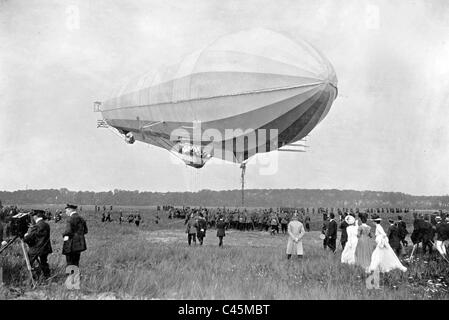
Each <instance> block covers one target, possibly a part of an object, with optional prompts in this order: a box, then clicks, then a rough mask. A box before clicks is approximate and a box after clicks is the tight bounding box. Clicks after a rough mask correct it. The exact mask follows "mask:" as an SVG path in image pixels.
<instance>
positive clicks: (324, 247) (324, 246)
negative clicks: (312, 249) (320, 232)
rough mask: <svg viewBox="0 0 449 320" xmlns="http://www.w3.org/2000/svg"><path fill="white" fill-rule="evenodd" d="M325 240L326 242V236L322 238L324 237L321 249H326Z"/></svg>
mask: <svg viewBox="0 0 449 320" xmlns="http://www.w3.org/2000/svg"><path fill="white" fill-rule="evenodd" d="M327 242H328V241H327V238H324V239H323V249H324V250H326V248H327Z"/></svg>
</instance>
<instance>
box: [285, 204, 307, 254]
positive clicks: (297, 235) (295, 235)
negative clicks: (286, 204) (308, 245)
mask: <svg viewBox="0 0 449 320" xmlns="http://www.w3.org/2000/svg"><path fill="white" fill-rule="evenodd" d="M298 219H299V218H298V213H296V212H295V213H294V214H293V217H292V220H291V221H290V222H289V223H288V226H287V233H288V241H287V259H290V258H291V256H292V254H293V253H295V254H296V255H297V256H298V258H302V255H303V248H302V237H303V236H304V234H305V231H304V227H303V225H302V223H301V222H300V221H299V220H298Z"/></svg>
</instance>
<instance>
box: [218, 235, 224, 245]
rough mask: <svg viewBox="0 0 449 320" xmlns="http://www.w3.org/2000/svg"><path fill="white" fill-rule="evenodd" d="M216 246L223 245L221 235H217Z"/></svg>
mask: <svg viewBox="0 0 449 320" xmlns="http://www.w3.org/2000/svg"><path fill="white" fill-rule="evenodd" d="M218 246H219V247H222V246H223V236H218Z"/></svg>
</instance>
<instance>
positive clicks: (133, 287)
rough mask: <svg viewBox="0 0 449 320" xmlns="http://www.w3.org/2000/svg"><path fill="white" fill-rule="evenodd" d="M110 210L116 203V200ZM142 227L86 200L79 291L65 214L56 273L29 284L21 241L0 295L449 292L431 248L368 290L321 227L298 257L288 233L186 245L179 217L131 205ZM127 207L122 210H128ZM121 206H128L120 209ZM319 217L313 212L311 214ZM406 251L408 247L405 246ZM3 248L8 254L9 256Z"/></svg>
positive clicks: (54, 257)
mask: <svg viewBox="0 0 449 320" xmlns="http://www.w3.org/2000/svg"><path fill="white" fill-rule="evenodd" d="M114 209H116V208H114ZM132 209H133V210H139V211H140V212H141V213H142V215H143V225H141V226H140V227H139V228H138V227H136V226H135V225H134V224H128V223H124V224H122V225H120V224H118V222H117V220H116V221H114V222H112V223H101V222H100V217H101V214H98V213H97V214H95V213H94V212H93V211H91V208H87V207H86V208H83V212H82V215H83V216H84V217H85V218H86V220H87V223H88V227H89V233H88V234H87V235H86V239H87V245H88V249H87V251H86V252H84V253H83V254H82V255H81V263H80V269H81V290H79V291H69V290H67V289H65V286H64V281H65V279H66V275H65V274H64V271H65V256H63V255H61V247H62V236H61V233H62V230H63V228H64V226H65V223H64V220H63V221H61V222H59V223H55V222H54V221H51V222H50V226H51V229H52V245H53V251H54V253H53V254H51V255H50V256H49V263H50V266H51V269H52V274H53V275H54V277H53V278H52V279H51V280H50V281H49V282H42V283H40V285H39V286H38V287H37V288H36V289H35V290H31V289H30V287H29V286H27V285H26V282H27V272H26V268H25V263H24V261H23V258H22V256H21V255H20V251H19V246H18V245H16V244H15V245H13V247H11V248H8V249H7V250H6V252H4V253H3V254H2V256H1V258H2V260H3V262H2V263H3V268H4V282H5V284H6V286H5V287H4V288H3V289H0V298H1V299H370V300H371V299H448V298H449V293H448V287H447V285H448V281H449V269H448V264H447V263H446V262H445V261H443V260H442V259H441V258H440V257H439V256H438V255H437V254H434V255H433V256H431V257H429V256H424V257H423V256H421V255H418V259H417V260H415V261H414V262H413V263H411V264H409V263H407V262H404V263H405V265H406V266H407V267H408V271H407V272H406V273H401V272H399V271H394V272H391V273H390V274H387V275H382V276H381V290H367V289H366V288H365V281H364V279H365V275H364V273H363V271H362V270H361V269H359V268H357V267H352V266H348V265H342V264H341V263H340V254H341V248H339V250H338V251H337V253H336V254H335V255H333V254H331V253H330V252H328V251H324V250H323V249H322V245H321V240H319V238H318V236H319V231H312V232H310V233H307V234H306V235H305V237H304V241H303V242H304V251H305V256H304V258H303V260H302V261H300V260H297V259H295V258H292V259H291V260H287V259H286V256H285V249H286V242H287V236H284V235H281V234H280V235H275V236H271V235H270V234H269V233H267V232H259V231H249V232H239V231H234V230H230V231H228V232H227V234H226V237H225V239H224V247H223V248H219V247H218V238H217V237H216V232H215V230H214V229H211V230H208V232H207V236H206V238H205V243H204V245H203V246H199V245H197V246H192V247H189V246H188V245H187V235H186V234H185V233H184V223H183V221H182V220H170V219H167V218H166V215H164V214H161V217H162V219H161V221H160V223H159V224H157V225H156V224H154V222H153V219H152V218H151V217H152V215H153V214H154V209H153V208H132ZM124 210H126V208H124ZM124 213H125V211H124ZM317 219H318V218H317ZM317 222H318V221H317ZM407 249H408V250H409V251H410V250H411V248H407ZM5 253H6V254H5Z"/></svg>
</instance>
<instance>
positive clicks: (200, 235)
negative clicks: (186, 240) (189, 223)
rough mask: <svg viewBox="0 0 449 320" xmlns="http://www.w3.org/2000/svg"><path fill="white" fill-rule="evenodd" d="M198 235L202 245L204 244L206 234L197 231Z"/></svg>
mask: <svg viewBox="0 0 449 320" xmlns="http://www.w3.org/2000/svg"><path fill="white" fill-rule="evenodd" d="M196 236H197V238H198V241H199V242H200V245H203V239H204V234H201V233H197V235H196Z"/></svg>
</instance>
